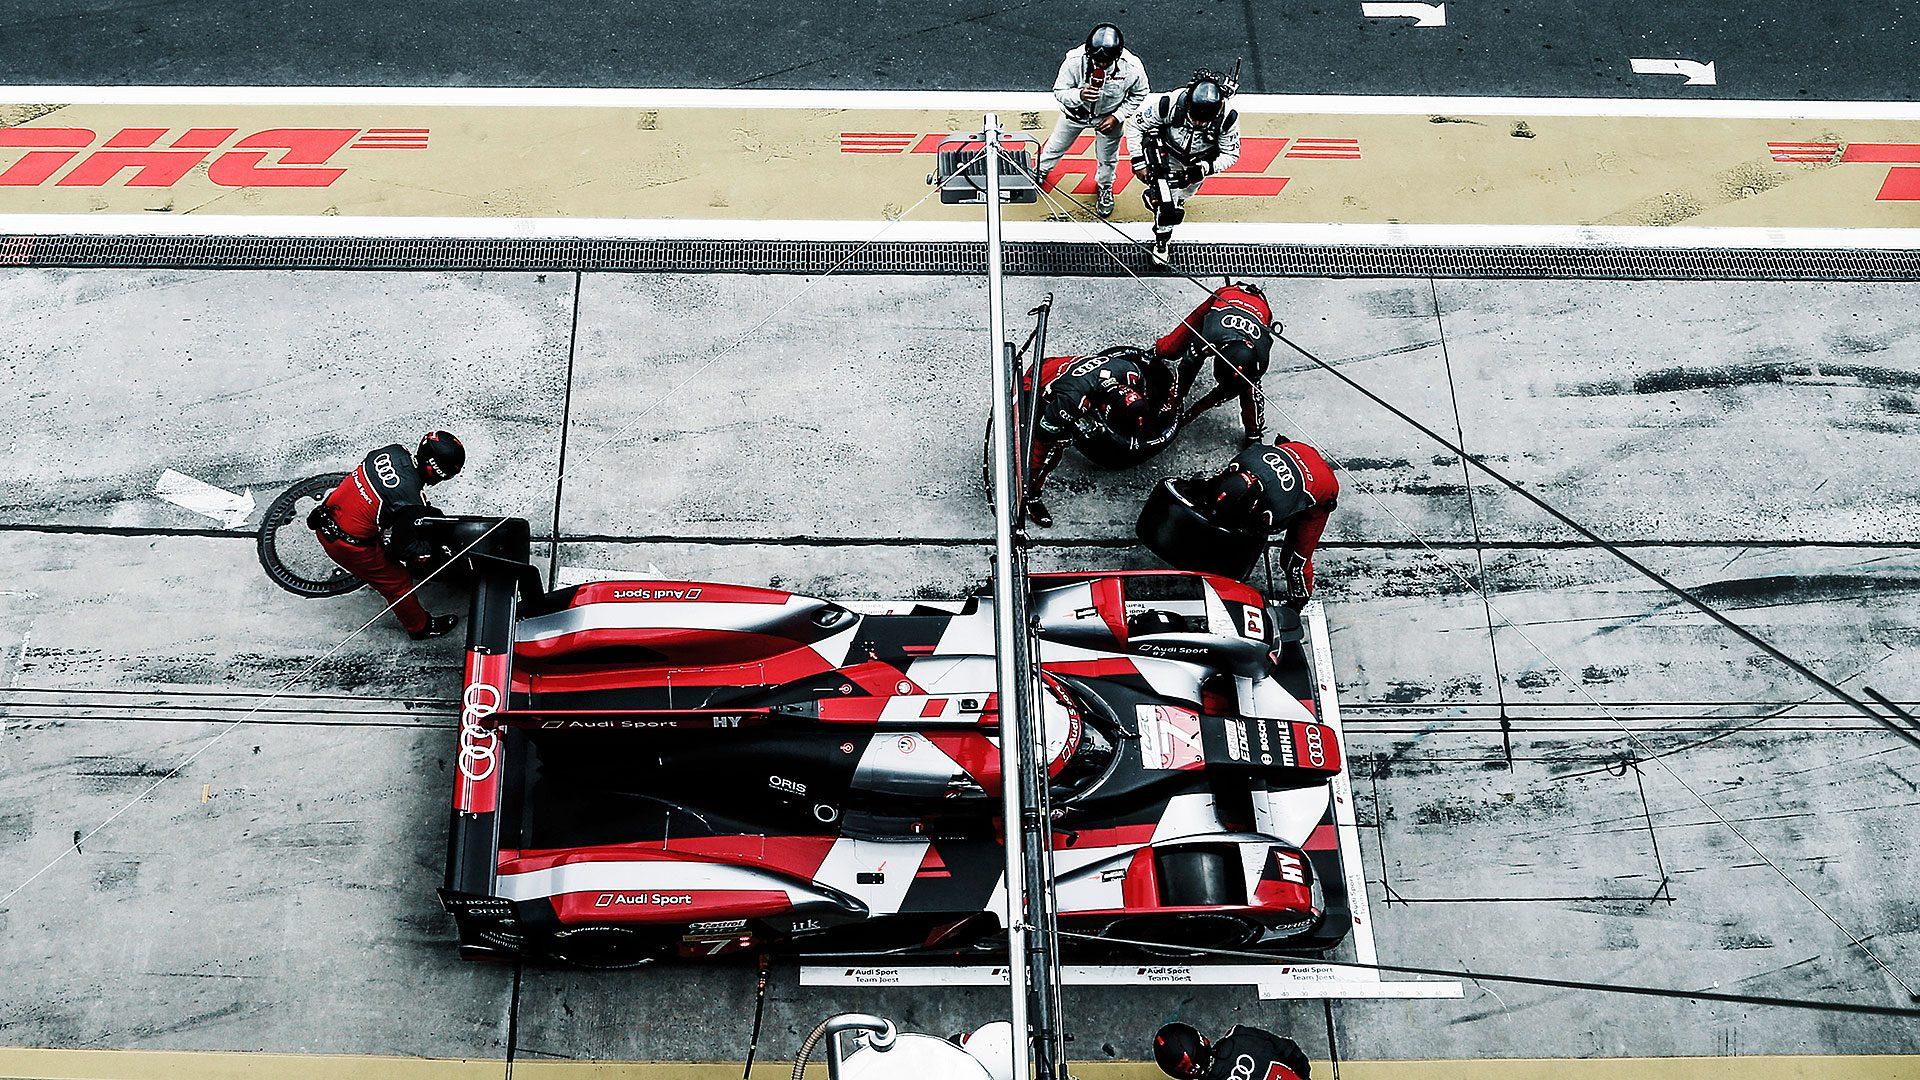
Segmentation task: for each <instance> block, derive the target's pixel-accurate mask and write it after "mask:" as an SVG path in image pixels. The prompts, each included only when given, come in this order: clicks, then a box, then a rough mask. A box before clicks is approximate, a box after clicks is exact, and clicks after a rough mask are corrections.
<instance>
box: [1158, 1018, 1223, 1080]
mask: <svg viewBox="0 0 1920 1080" xmlns="http://www.w3.org/2000/svg"><path fill="white" fill-rule="evenodd" d="M1153 1060H1154V1062H1155V1063H1156V1064H1158V1065H1159V1066H1160V1071H1161V1072H1163V1073H1166V1074H1167V1075H1168V1076H1177V1077H1179V1078H1180V1080H1199V1078H1200V1077H1201V1076H1202V1075H1204V1074H1205V1073H1206V1071H1207V1062H1209V1061H1211V1060H1213V1048H1212V1047H1211V1046H1208V1045H1207V1040H1206V1038H1205V1037H1204V1036H1202V1035H1201V1034H1200V1033H1199V1032H1198V1031H1195V1030H1194V1029H1193V1026H1192V1025H1190V1024H1180V1023H1173V1024H1168V1025H1167V1026H1166V1027H1163V1028H1161V1029H1160V1030H1159V1031H1158V1032H1156V1033H1155V1034H1154V1036H1153Z"/></svg>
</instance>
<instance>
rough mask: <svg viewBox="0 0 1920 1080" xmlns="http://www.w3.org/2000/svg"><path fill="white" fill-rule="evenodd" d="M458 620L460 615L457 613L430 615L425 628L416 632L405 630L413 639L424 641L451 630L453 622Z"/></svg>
mask: <svg viewBox="0 0 1920 1080" xmlns="http://www.w3.org/2000/svg"><path fill="white" fill-rule="evenodd" d="M459 621H460V616H458V615H434V616H430V617H429V618H428V619H427V628H426V629H425V630H422V631H420V632H418V633H415V632H414V631H412V630H409V631H407V636H408V637H410V638H412V639H413V640H415V641H425V640H427V639H428V638H436V637H440V636H442V635H444V634H446V633H447V632H448V631H450V630H452V629H453V627H454V624H455V623H457V622H459Z"/></svg>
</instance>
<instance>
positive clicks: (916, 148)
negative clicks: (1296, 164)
mask: <svg viewBox="0 0 1920 1080" xmlns="http://www.w3.org/2000/svg"><path fill="white" fill-rule="evenodd" d="M951 138H952V136H951V135H948V134H943V133H933V134H921V133H919V132H911V131H843V132H841V133H840V152H841V153H843V154H932V153H935V152H937V151H938V150H939V148H940V143H941V142H943V141H945V140H948V139H951ZM1092 154H1093V136H1092V135H1090V134H1086V135H1081V136H1080V137H1079V138H1078V139H1075V140H1074V142H1073V145H1072V146H1070V147H1068V148H1067V155H1066V157H1065V158H1063V159H1062V160H1061V162H1060V164H1059V165H1056V166H1055V167H1054V170H1053V172H1052V173H1051V174H1049V176H1048V179H1049V180H1050V181H1051V183H1050V184H1049V186H1050V187H1051V188H1053V189H1054V190H1062V191H1067V192H1069V193H1071V194H1074V195H1092V194H1093V193H1094V190H1095V188H1096V187H1097V186H1098V185H1097V183H1096V181H1095V180H1094V171H1095V169H1096V167H1097V166H1096V163H1095V161H1094V159H1093V156H1092ZM1279 160H1287V161H1358V160H1360V140H1359V139H1335V138H1324V139H1322V138H1306V137H1295V136H1287V137H1285V138H1272V137H1268V136H1249V137H1246V138H1242V139H1241V140H1240V160H1239V161H1236V162H1234V163H1233V166H1232V167H1231V168H1228V169H1226V170H1224V171H1223V172H1221V173H1220V174H1219V175H1218V176H1211V177H1208V178H1207V180H1206V182H1205V183H1204V184H1202V185H1201V187H1200V192H1201V194H1203V195H1243V196H1255V197H1265V196H1272V195H1278V194H1280V192H1281V191H1283V190H1285V188H1286V186H1287V182H1288V181H1289V180H1290V179H1292V178H1291V177H1286V176H1269V175H1267V171H1268V170H1269V169H1271V168H1272V167H1273V163H1274V162H1275V161H1279ZM1070 178H1071V179H1072V186H1071V187H1069V186H1068V181H1069V179H1070ZM1133 181H1134V176H1133V169H1132V167H1131V166H1130V165H1129V164H1128V155H1127V148H1126V145H1125V140H1124V139H1123V140H1122V145H1121V148H1120V160H1119V163H1118V167H1117V169H1116V171H1115V173H1114V178H1113V190H1114V191H1115V192H1121V191H1125V190H1126V189H1127V187H1128V186H1129V185H1131V184H1132V183H1133Z"/></svg>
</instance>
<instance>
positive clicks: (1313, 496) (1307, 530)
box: [1192, 435, 1340, 611]
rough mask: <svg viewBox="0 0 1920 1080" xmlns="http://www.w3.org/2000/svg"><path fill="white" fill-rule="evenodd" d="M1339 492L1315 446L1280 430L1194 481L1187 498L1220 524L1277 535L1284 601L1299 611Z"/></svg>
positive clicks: (1308, 592) (1309, 588) (1309, 589)
mask: <svg viewBox="0 0 1920 1080" xmlns="http://www.w3.org/2000/svg"><path fill="white" fill-rule="evenodd" d="M1339 494H1340V480H1339V478H1338V477H1336V476H1334V474H1333V466H1331V465H1329V464H1327V459H1326V458H1323V457H1321V456H1320V451H1318V450H1315V449H1314V448H1313V447H1311V446H1308V445H1307V444H1306V443H1303V442H1292V441H1290V440H1289V439H1288V438H1287V437H1286V436H1285V435H1282V436H1280V438H1278V439H1276V440H1275V441H1274V443H1273V445H1272V446H1266V445H1262V444H1259V443H1256V444H1254V445H1253V446H1249V447H1247V448H1246V449H1245V450H1242V451H1240V452H1239V453H1238V454H1236V455H1234V458H1233V460H1232V461H1230V462H1228V463H1227V467H1226V468H1224V469H1222V470H1220V472H1219V473H1217V474H1215V475H1214V476H1213V477H1212V478H1210V479H1205V480H1201V481H1200V482H1199V483H1198V484H1197V485H1195V488H1194V491H1193V497H1192V501H1193V505H1194V507H1195V508H1196V509H1198V510H1199V511H1200V512H1201V513H1203V514H1205V515H1207V518H1208V519H1209V520H1210V521H1212V522H1213V523H1214V524H1215V525H1218V526H1220V527H1221V528H1223V529H1233V530H1235V531H1238V532H1251V533H1261V534H1264V535H1266V536H1268V537H1279V538H1281V543H1280V565H1281V566H1282V567H1283V568H1284V570H1285V573H1286V577H1287V606H1288V607H1291V608H1293V609H1294V610H1296V611H1298V610H1299V609H1300V608H1303V607H1305V606H1306V604H1307V600H1308V598H1310V597H1311V596H1312V595H1313V550H1314V548H1315V547H1317V546H1319V543H1320V534H1321V533H1323V532H1325V531H1326V528H1327V518H1328V517H1329V516H1330V515H1331V514H1332V513H1333V508H1334V503H1335V500H1336V499H1337V498H1338V496H1339Z"/></svg>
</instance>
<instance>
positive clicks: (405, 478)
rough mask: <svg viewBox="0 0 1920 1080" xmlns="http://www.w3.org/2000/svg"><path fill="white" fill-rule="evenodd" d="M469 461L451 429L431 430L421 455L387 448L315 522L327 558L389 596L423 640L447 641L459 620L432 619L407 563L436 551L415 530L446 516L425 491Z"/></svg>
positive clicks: (316, 512)
mask: <svg viewBox="0 0 1920 1080" xmlns="http://www.w3.org/2000/svg"><path fill="white" fill-rule="evenodd" d="M466 460H467V451H466V448H465V447H463V446H461V445H460V440H459V439H457V438H455V437H454V436H453V434H452V433H451V432H447V431H429V432H427V433H426V435H424V436H422V437H421V439H420V446H419V449H417V450H415V451H414V452H413V453H408V452H407V448H406V447H404V446H401V445H400V444H399V443H394V444H392V445H389V446H383V447H380V448H379V449H378V450H375V451H373V452H371V453H369V454H368V455H367V456H366V457H365V458H364V459H362V460H361V462H360V464H359V466H358V467H356V468H355V469H354V470H353V471H352V472H350V473H348V474H347V478H346V479H345V480H342V481H341V482H340V486H339V487H336V488H334V489H333V492H332V493H331V494H329V495H328V496H327V497H326V499H325V500H324V501H323V502H321V504H320V505H319V506H316V507H314V509H313V513H312V514H310V515H308V517H307V525H308V527H309V528H311V529H313V531H314V535H315V536H317V537H319V540H320V546H321V547H323V548H325V549H326V552H327V557H328V558H330V559H332V560H333V561H334V562H335V563H338V564H339V566H340V568H341V569H343V570H345V571H347V572H348V573H350V574H352V575H353V576H354V577H357V578H359V579H360V580H362V581H364V582H366V583H367V584H368V585H371V586H373V588H374V589H375V591H377V592H379V594H380V595H381V596H384V597H386V598H387V602H388V603H390V604H392V605H393V614H394V617H395V618H397V619H399V620H400V625H401V626H404V627H406V630H407V634H408V636H409V637H412V638H413V639H414V640H415V641H421V640H424V639H426V638H434V637H439V636H440V635H442V634H445V633H447V632H448V631H450V630H452V629H453V627H454V624H455V623H456V622H458V621H459V620H458V619H457V617H455V616H453V615H428V614H427V609H426V608H425V607H423V606H421V603H420V600H419V597H418V596H417V595H415V590H414V583H413V576H412V575H411V574H409V573H408V572H407V569H406V567H405V566H404V565H403V562H404V561H405V560H407V559H411V558H416V557H419V556H420V555H422V554H424V553H425V551H426V550H427V548H428V546H429V545H428V544H427V543H426V539H425V537H423V536H421V535H420V533H419V530H417V529H415V528H414V524H415V523H416V522H418V521H419V520H420V519H421V518H423V517H431V516H435V515H437V514H439V511H438V510H435V509H434V508H433V507H432V506H431V505H429V504H428V502H427V500H426V496H425V494H424V488H425V487H426V486H427V485H431V484H438V483H441V482H443V481H446V480H451V479H452V478H453V477H454V476H455V475H456V474H458V473H459V472H460V468H461V466H463V465H464V464H466Z"/></svg>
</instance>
